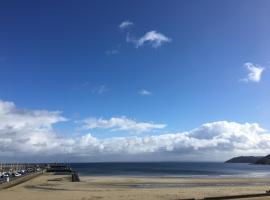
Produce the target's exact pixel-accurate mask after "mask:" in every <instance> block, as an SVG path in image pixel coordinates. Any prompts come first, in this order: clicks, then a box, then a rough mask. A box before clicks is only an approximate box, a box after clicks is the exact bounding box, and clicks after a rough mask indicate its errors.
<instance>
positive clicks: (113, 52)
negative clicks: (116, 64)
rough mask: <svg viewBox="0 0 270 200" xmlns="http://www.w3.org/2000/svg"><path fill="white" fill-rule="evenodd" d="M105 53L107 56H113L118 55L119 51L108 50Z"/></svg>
mask: <svg viewBox="0 0 270 200" xmlns="http://www.w3.org/2000/svg"><path fill="white" fill-rule="evenodd" d="M105 53H106V54H107V55H115V54H119V51H118V50H117V49H113V50H108V51H106V52H105Z"/></svg>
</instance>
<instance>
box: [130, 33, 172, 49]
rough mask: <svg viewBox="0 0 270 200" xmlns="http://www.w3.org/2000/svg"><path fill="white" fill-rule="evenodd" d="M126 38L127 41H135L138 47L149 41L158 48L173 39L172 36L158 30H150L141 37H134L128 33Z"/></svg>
mask: <svg viewBox="0 0 270 200" xmlns="http://www.w3.org/2000/svg"><path fill="white" fill-rule="evenodd" d="M126 40H127V42H131V43H134V44H135V46H136V48H139V47H141V46H143V45H144V44H145V43H149V44H150V45H151V46H152V47H154V48H157V47H160V46H161V45H162V44H164V43H168V42H170V41H171V39H170V38H168V37H167V36H165V35H163V34H162V33H158V32H156V31H149V32H147V33H146V34H145V35H143V36H142V37H141V38H139V39H136V38H132V37H130V35H129V34H128V35H127V39H126Z"/></svg>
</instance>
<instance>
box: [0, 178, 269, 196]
mask: <svg viewBox="0 0 270 200" xmlns="http://www.w3.org/2000/svg"><path fill="white" fill-rule="evenodd" d="M269 189H270V180H269V179H264V178H222V179H218V178H213V179H206V178H204V179H195V178H142V177H81V182H79V183H72V182H70V177H69V176H64V175H51V174H44V175H41V176H39V177H36V178H34V179H32V180H30V181H27V182H25V183H22V184H20V185H17V186H15V187H12V188H9V189H5V190H1V191H0V199H3V200H4V199H9V200H37V199H39V200H48V199H52V200H97V199H101V200H102V199H104V200H107V199H108V200H109V199H110V200H135V199H136V200H137V199H139V200H156V199H157V200H161V199H164V200H176V199H182V198H198V199H200V198H203V197H210V196H223V195H237V194H252V193H264V192H265V191H266V190H269ZM251 199H253V200H266V199H270V197H265V198H249V200H251ZM246 200H248V199H246Z"/></svg>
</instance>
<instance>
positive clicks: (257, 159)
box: [225, 154, 270, 165]
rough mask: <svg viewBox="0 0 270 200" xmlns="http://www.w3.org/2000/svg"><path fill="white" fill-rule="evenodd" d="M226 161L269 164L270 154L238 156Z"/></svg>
mask: <svg viewBox="0 0 270 200" xmlns="http://www.w3.org/2000/svg"><path fill="white" fill-rule="evenodd" d="M225 163H250V164H260V165H269V164H270V154H269V155H267V156H238V157H234V158H231V159H229V160H227V161H225Z"/></svg>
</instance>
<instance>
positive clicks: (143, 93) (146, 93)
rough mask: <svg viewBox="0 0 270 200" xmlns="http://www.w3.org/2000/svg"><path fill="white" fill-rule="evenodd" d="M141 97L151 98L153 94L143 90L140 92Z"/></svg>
mask: <svg viewBox="0 0 270 200" xmlns="http://www.w3.org/2000/svg"><path fill="white" fill-rule="evenodd" d="M138 94H139V95H142V96H149V95H151V94H152V92H150V91H148V90H146V89H142V90H140V91H139V92H138Z"/></svg>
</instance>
